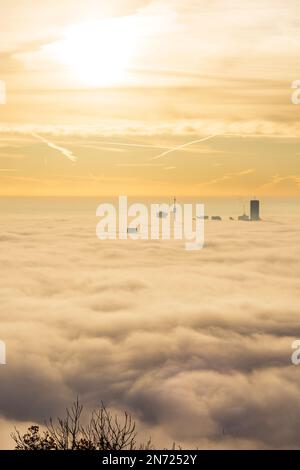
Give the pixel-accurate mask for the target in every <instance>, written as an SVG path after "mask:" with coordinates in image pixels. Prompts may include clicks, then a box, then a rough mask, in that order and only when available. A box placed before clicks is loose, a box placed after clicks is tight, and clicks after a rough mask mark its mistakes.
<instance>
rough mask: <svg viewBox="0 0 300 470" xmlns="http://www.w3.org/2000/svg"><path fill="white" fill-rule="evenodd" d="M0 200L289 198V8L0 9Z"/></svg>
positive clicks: (39, 5) (197, 2)
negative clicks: (3, 100) (2, 100)
mask: <svg viewBox="0 0 300 470" xmlns="http://www.w3.org/2000/svg"><path fill="white" fill-rule="evenodd" d="M0 6H1V17H0V80H3V81H5V83H6V87H7V104H6V105H2V106H0V194H1V195H34V196H44V195H47V196H51V195H53V196H59V195H70V196H72V195H118V194H128V195H147V196H148V195H154V194H161V195H170V194H175V193H176V194H180V195H204V196H221V195H224V196H225V195H228V196H232V195H234V196H235V195H243V196H252V195H254V194H255V195H258V196H264V195H276V196H279V195H280V196H293V197H294V196H299V194H300V165H299V156H300V150H299V142H300V124H299V116H300V106H295V105H293V104H292V103H291V92H292V90H291V84H292V81H294V80H296V79H299V78H300V70H299V69H300V66H299V52H300V37H299V26H300V20H299V18H300V16H299V14H300V6H299V2H298V1H293V0H287V1H283V0H260V1H258V0H252V1H248V0H244V1H243V2H238V1H236V0H227V1H224V0H216V1H214V0H212V1H210V2H207V1H201V0H186V1H184V2H182V1H181V0H180V1H179V0H157V1H156V0H154V1H143V0H132V1H130V0H110V2H104V1H99V0H97V1H96V0H93V1H91V0H90V1H87V0H85V1H81V0H77V1H74V0H72V1H70V0H60V1H59V2H53V0H52V1H50V0H44V1H43V2H36V1H33V0H27V1H26V2H23V1H20V0H11V1H10V2H5V1H3V0H0Z"/></svg>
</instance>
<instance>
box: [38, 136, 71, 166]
mask: <svg viewBox="0 0 300 470" xmlns="http://www.w3.org/2000/svg"><path fill="white" fill-rule="evenodd" d="M32 136H33V137H35V138H36V139H38V140H40V141H41V142H43V143H45V144H46V145H48V147H50V148H52V149H54V150H57V151H58V152H60V153H61V154H62V155H63V156H64V157H67V158H68V159H69V160H70V161H71V162H73V163H74V162H76V160H77V157H76V156H75V155H74V154H73V152H72V150H69V149H66V148H64V147H61V146H59V145H56V144H54V143H53V142H50V141H49V140H47V139H45V138H44V137H42V136H40V135H38V134H36V133H32Z"/></svg>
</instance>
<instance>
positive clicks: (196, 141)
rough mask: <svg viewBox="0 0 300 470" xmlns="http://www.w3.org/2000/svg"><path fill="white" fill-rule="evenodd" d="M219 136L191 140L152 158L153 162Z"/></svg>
mask: <svg viewBox="0 0 300 470" xmlns="http://www.w3.org/2000/svg"><path fill="white" fill-rule="evenodd" d="M218 135H219V134H213V135H209V136H207V137H203V138H202V139H198V140H191V141H190V142H186V143H185V144H182V145H178V147H174V148H172V149H169V150H166V151H165V152H163V153H160V154H159V155H157V156H156V157H153V158H151V160H158V159H159V158H162V157H165V156H166V155H169V153H173V152H176V151H177V150H181V149H184V148H186V147H189V146H190V145H193V144H198V143H199V142H205V141H206V140H210V139H213V138H214V137H217V136H218Z"/></svg>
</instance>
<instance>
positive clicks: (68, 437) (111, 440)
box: [11, 399, 151, 450]
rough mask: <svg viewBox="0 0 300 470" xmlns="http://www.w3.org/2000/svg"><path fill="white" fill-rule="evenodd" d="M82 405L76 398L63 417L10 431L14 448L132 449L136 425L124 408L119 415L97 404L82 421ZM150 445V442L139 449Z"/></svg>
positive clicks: (133, 447) (134, 445)
mask: <svg viewBox="0 0 300 470" xmlns="http://www.w3.org/2000/svg"><path fill="white" fill-rule="evenodd" d="M82 410H83V406H82V405H81V404H80V403H79V401H78V399H77V400H76V401H75V402H74V403H73V404H72V406H71V407H70V408H67V409H66V415H65V417H64V418H58V419H57V421H56V422H53V420H52V419H50V421H49V422H48V423H46V425H45V428H44V429H43V430H40V427H39V426H30V427H29V428H28V430H27V432H26V433H25V434H23V435H21V434H20V432H19V431H18V430H17V429H15V432H13V433H12V434H11V437H12V439H13V440H14V441H15V444H16V445H15V449H16V450H130V449H131V450H132V449H136V448H137V447H136V435H137V433H136V424H135V421H134V420H133V418H132V417H131V415H130V414H128V413H127V412H126V411H125V412H124V413H123V414H122V416H121V417H119V416H118V415H113V414H112V413H110V412H109V411H108V410H107V409H106V407H105V406H104V405H103V403H101V406H100V407H99V408H97V409H95V410H94V411H92V413H91V415H90V418H89V420H88V424H82V419H81V415H82ZM150 447H151V442H150V440H149V442H148V443H147V444H146V445H141V446H139V448H140V449H141V448H144V449H145V448H147V449H149V448H150Z"/></svg>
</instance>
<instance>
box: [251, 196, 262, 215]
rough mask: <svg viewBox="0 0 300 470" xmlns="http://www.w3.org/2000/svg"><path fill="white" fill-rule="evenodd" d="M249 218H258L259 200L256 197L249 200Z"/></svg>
mask: <svg viewBox="0 0 300 470" xmlns="http://www.w3.org/2000/svg"><path fill="white" fill-rule="evenodd" d="M250 220H260V217H259V201H258V200H257V199H252V201H250Z"/></svg>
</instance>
